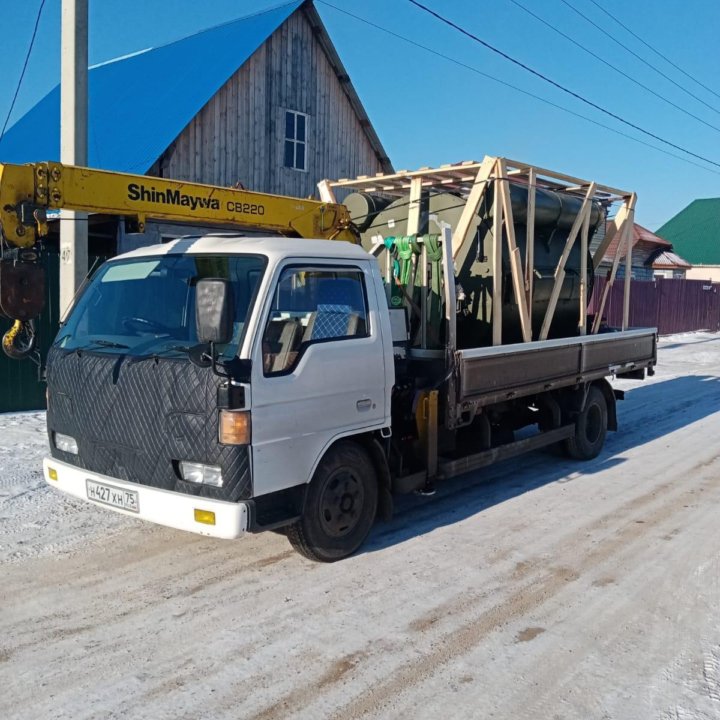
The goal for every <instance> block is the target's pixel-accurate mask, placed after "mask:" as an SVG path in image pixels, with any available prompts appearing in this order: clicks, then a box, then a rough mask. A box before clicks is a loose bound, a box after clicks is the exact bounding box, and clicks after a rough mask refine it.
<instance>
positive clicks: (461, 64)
mask: <svg viewBox="0 0 720 720" xmlns="http://www.w3.org/2000/svg"><path fill="white" fill-rule="evenodd" d="M317 2H320V3H322V4H323V5H327V6H328V7H330V8H332V9H333V10H337V11H338V12H340V13H343V14H344V15H347V16H349V17H351V18H353V19H355V20H358V21H359V22H362V23H365V25H369V26H370V27H373V28H375V29H376V30H380V31H381V32H384V33H386V34H387V35H391V36H392V37H395V38H397V39H398V40H402V41H403V42H406V43H408V44H409V45H414V46H415V47H418V48H420V49H421V50H425V51H426V52H429V53H431V54H433V55H435V56H437V57H439V58H442V59H443V60H447V61H448V62H451V63H454V64H455V65H458V66H459V67H462V68H465V69H466V70H470V71H471V72H474V73H475V74H476V75H480V76H482V77H484V78H486V79H487V80H491V81H492V82H494V83H497V84H498V85H503V86H504V87H507V88H510V89H511V90H515V91H516V92H519V93H522V94H523V95H527V96H528V97H531V98H533V99H534V100H537V101H539V102H541V103H544V104H545V105H549V106H550V107H553V108H555V109H557V110H562V111H563V112H565V113H567V114H568V115H572V116H574V117H576V118H580V119H581V120H585V121H586V122H589V123H592V124H593V125H596V126H597V127H601V128H603V129H604V130H609V131H610V132H612V133H615V134H616V135H620V136H621V137H624V138H627V139H628V140H632V141H633V142H636V143H638V144H640V145H644V146H645V147H649V148H650V149H652V150H655V151H656V152H659V153H662V154H663V155H667V156H668V157H671V158H675V159H676V160H680V161H681V162H684V163H687V164H689V165H694V166H695V167H698V168H701V169H702V170H706V171H707V172H711V173H714V174H715V175H720V172H719V171H717V170H713V169H712V168H709V167H707V166H705V165H701V164H700V163H698V162H695V161H694V160H690V159H689V158H686V157H683V156H682V155H676V154H675V153H673V152H670V151H669V150H665V149H663V148H661V147H658V146H657V145H653V144H652V143H649V142H646V141H645V140H641V139H640V138H637V137H634V136H633V135H629V134H628V133H625V132H623V131H622V130H618V129H617V128H614V127H611V126H610V125H605V123H601V122H599V121H598V120H594V119H593V118H590V117H588V116H587V115H583V114H582V113H579V112H575V111H574V110H570V108H567V107H565V106H564V105H558V104H557V103H554V102H552V101H551V100H548V99H546V98H544V97H541V96H540V95H536V94H535V93H532V92H530V91H528V90H524V89H523V88H520V87H517V86H516V85H513V84H512V83H509V82H506V81H504V80H500V78H497V77H495V76H494V75H489V74H488V73H485V72H483V71H482V70H479V69H478V68H476V67H473V66H472V65H468V64H467V63H464V62H462V61H461V60H457V59H455V58H453V57H450V56H449V55H445V54H443V53H441V52H438V51H437V50H434V49H433V48H431V47H428V46H427V45H423V44H422V43H419V42H417V41H416V40H412V39H410V38H408V37H406V36H404V35H400V34H399V33H396V32H394V31H392V30H388V29H387V28H385V27H383V26H382V25H378V24H377V23H374V22H372V21H370V20H366V19H365V18H363V17H360V16H359V15H355V14H354V13H351V12H350V11H348V10H345V9H343V8H340V7H338V6H337V5H333V4H332V3H330V2H327V0H317Z"/></svg>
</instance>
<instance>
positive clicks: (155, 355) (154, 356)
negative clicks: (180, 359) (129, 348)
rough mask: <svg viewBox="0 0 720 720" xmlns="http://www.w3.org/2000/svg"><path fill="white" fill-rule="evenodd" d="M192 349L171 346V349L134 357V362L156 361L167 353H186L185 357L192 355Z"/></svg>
mask: <svg viewBox="0 0 720 720" xmlns="http://www.w3.org/2000/svg"><path fill="white" fill-rule="evenodd" d="M190 350H191V348H189V347H186V346H185V345H171V346H170V347H165V348H162V349H161V350H156V351H154V352H151V353H148V354H147V355H137V356H135V357H133V359H132V362H142V361H143V360H156V359H157V358H159V357H160V356H161V355H164V354H165V353H169V352H179V353H185V355H189V354H190Z"/></svg>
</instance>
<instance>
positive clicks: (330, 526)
mask: <svg viewBox="0 0 720 720" xmlns="http://www.w3.org/2000/svg"><path fill="white" fill-rule="evenodd" d="M377 503H378V484H377V474H376V472H375V468H374V466H373V463H372V460H371V459H370V457H369V456H368V454H367V453H366V452H365V450H364V449H363V448H362V447H361V446H360V445H358V444H356V443H354V442H350V441H341V442H339V443H338V444H337V445H335V446H334V447H332V448H330V450H329V451H328V452H327V454H326V455H325V457H324V458H323V459H322V460H321V462H320V464H319V465H318V468H317V470H316V471H315V475H314V476H313V479H312V481H311V482H310V485H309V486H308V489H307V494H306V496H305V508H304V510H303V514H302V516H301V518H300V520H298V521H297V522H296V523H295V524H293V525H291V526H289V527H288V528H287V536H288V540H290V544H291V545H292V546H293V548H295V550H297V551H298V552H299V553H300V554H302V555H304V556H305V557H307V558H309V559H310V560H317V561H320V562H334V561H335V560H342V559H343V558H346V557H348V556H349V555H352V554H353V553H354V552H355V551H356V550H357V549H358V548H359V547H360V545H362V543H363V542H364V541H365V538H367V536H368V534H369V533H370V529H371V528H372V526H373V523H374V521H375V514H376V512H377Z"/></svg>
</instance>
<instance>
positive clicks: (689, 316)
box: [588, 277, 720, 335]
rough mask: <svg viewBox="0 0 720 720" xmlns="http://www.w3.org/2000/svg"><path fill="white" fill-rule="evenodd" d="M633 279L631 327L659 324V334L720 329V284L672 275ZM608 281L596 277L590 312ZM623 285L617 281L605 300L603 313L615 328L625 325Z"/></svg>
mask: <svg viewBox="0 0 720 720" xmlns="http://www.w3.org/2000/svg"><path fill="white" fill-rule="evenodd" d="M631 282H632V285H631V286H630V326H631V327H656V328H657V329H658V332H659V333H660V335H670V334H672V333H680V332H691V331H693V330H710V331H713V332H717V331H719V330H720V283H710V282H707V281H703V280H680V279H671V278H657V279H655V280H650V281H647V280H632V281H631ZM606 284H607V280H606V279H605V278H599V277H596V278H595V288H594V290H593V296H592V299H591V301H590V307H589V310H588V312H590V313H595V312H596V311H597V308H598V305H599V304H600V298H601V297H602V292H603V289H604V288H605V285H606ZM624 284H625V281H624V280H616V281H615V284H614V285H613V287H612V288H611V289H610V293H609V295H608V299H607V302H606V303H605V310H604V312H603V316H604V317H605V318H607V323H608V325H611V326H613V327H620V326H621V325H622V310H623V291H624Z"/></svg>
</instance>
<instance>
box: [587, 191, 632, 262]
mask: <svg viewBox="0 0 720 720" xmlns="http://www.w3.org/2000/svg"><path fill="white" fill-rule="evenodd" d="M633 197H637V196H636V195H635V193H632V195H631V196H630V197H629V198H628V200H626V201H625V202H624V203H623V206H622V207H621V208H620V209H619V210H618V211H617V214H616V215H615V217H614V218H613V219H612V220H611V221H610V222H609V223H608V224H607V229H606V231H605V237H604V238H603V241H602V242H601V243H600V245H599V246H598V247H597V249H596V250H595V254H594V255H593V266H594V267H596V268H597V267H600V263H601V262H602V261H603V258H604V257H605V253H606V252H607V250H608V248H609V247H610V245H611V244H612V241H613V240H614V239H615V235H616V233H617V232H618V230H619V229H620V226H621V225H622V224H623V223H624V222H625V219H626V218H627V216H628V212H629V206H630V200H631V199H632V198H633ZM633 204H634V203H633Z"/></svg>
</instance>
